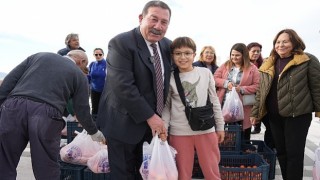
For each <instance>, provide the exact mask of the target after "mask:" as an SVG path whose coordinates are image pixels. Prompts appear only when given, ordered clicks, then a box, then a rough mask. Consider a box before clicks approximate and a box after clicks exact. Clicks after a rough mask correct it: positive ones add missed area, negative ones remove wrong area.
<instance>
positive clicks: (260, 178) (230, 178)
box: [219, 153, 269, 180]
mask: <svg viewBox="0 0 320 180" xmlns="http://www.w3.org/2000/svg"><path fill="white" fill-rule="evenodd" d="M219 167H220V175H221V179H222V180H235V179H241V180H268V175H269V164H268V163H267V162H265V160H263V158H262V157H261V156H260V155H259V154H256V153H253V154H242V155H221V160H220V163H219Z"/></svg>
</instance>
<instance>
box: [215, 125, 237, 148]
mask: <svg viewBox="0 0 320 180" xmlns="http://www.w3.org/2000/svg"><path fill="white" fill-rule="evenodd" d="M224 131H225V137H224V141H223V142H222V143H220V144H219V149H220V151H221V152H222V151H239V152H240V151H241V132H242V126H241V125H239V124H236V125H228V124H227V125H225V127H224Z"/></svg>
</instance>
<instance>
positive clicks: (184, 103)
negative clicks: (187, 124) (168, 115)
mask: <svg viewBox="0 0 320 180" xmlns="http://www.w3.org/2000/svg"><path fill="white" fill-rule="evenodd" d="M173 75H174V79H175V81H176V85H177V89H178V92H179V96H180V99H181V101H182V103H183V105H184V106H186V97H185V96H184V91H183V87H182V84H181V80H180V77H179V69H178V68H175V69H174V72H173Z"/></svg>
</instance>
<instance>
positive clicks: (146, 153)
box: [140, 138, 155, 180]
mask: <svg viewBox="0 0 320 180" xmlns="http://www.w3.org/2000/svg"><path fill="white" fill-rule="evenodd" d="M154 140H155V138H153V139H152V141H151V143H150V144H149V143H148V142H147V141H145V142H144V143H143V146H142V157H143V159H142V164H141V167H140V174H141V176H142V179H143V180H148V175H149V166H150V160H151V155H152V149H153V145H154Z"/></svg>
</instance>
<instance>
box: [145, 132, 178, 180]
mask: <svg viewBox="0 0 320 180" xmlns="http://www.w3.org/2000/svg"><path fill="white" fill-rule="evenodd" d="M150 147H152V153H151V159H150V161H149V162H150V163H148V164H147V165H148V166H147V168H148V175H147V178H146V179H147V180H168V179H170V180H176V179H178V169H177V166H176V162H175V155H176V153H177V152H176V150H175V149H174V148H172V147H171V146H169V144H168V142H167V141H164V142H163V141H162V140H161V139H160V138H159V137H158V135H157V134H156V135H155V136H154V137H153V140H152V142H151V143H150V146H149V148H150ZM147 151H148V153H150V149H147ZM146 158H147V159H149V155H147V156H146ZM145 162H146V161H144V162H143V163H142V165H141V168H140V173H142V172H143V171H142V170H143V169H145V168H144V167H143V166H144V165H145ZM141 175H142V176H143V178H145V177H146V176H145V174H143V173H142V174H141Z"/></svg>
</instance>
